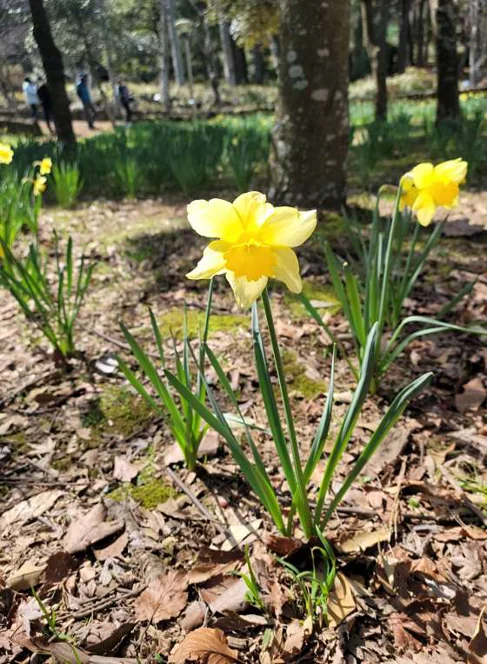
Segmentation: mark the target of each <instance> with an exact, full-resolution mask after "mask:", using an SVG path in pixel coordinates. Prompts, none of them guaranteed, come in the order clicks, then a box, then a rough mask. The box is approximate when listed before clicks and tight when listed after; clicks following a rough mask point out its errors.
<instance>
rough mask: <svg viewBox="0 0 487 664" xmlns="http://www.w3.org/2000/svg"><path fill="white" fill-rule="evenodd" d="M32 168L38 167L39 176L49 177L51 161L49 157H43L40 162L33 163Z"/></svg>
mask: <svg viewBox="0 0 487 664" xmlns="http://www.w3.org/2000/svg"><path fill="white" fill-rule="evenodd" d="M34 166H39V173H40V174H41V175H49V173H50V172H51V169H52V159H51V157H44V159H42V160H41V161H35V162H34Z"/></svg>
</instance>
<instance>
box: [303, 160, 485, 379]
mask: <svg viewBox="0 0 487 664" xmlns="http://www.w3.org/2000/svg"><path fill="white" fill-rule="evenodd" d="M466 170H467V165H466V163H465V162H463V161H462V160H458V159H456V160H452V161H449V162H444V163H443V164H439V165H438V166H433V165H432V164H420V165H419V166H417V167H415V168H413V169H412V170H411V171H409V172H408V173H407V174H406V175H405V176H403V177H402V178H401V181H400V184H399V187H398V188H397V189H396V199H395V205H394V210H393V213H392V219H391V220H390V221H386V222H385V224H384V223H383V221H382V220H381V217H380V214H379V203H380V200H381V196H383V195H384V194H385V193H387V189H386V188H385V187H381V189H380V190H379V195H378V197H377V203H376V207H375V211H374V215H373V220H372V227H371V231H370V235H365V234H364V233H363V231H362V229H361V228H359V227H358V226H357V225H356V224H354V222H353V220H350V221H349V223H350V230H351V237H352V241H353V245H354V248H355V250H356V252H357V254H358V258H359V260H358V261H357V262H356V264H355V265H356V268H355V269H352V268H351V267H350V266H349V265H348V264H347V263H346V262H345V263H344V262H343V261H342V260H341V259H340V258H339V257H338V256H337V254H336V253H335V252H334V251H333V250H332V248H331V247H330V246H329V244H328V243H325V258H326V264H327V267H328V271H329V275H330V279H331V282H332V285H333V288H334V291H335V293H336V294H337V297H338V299H339V300H340V303H341V305H342V308H343V312H344V314H345V317H346V318H347V320H348V323H349V326H350V330H351V333H352V337H353V341H354V346H355V352H356V358H357V362H356V365H354V366H353V371H354V374H355V375H356V374H357V365H358V366H360V365H361V364H362V363H363V357H364V349H365V343H366V339H367V335H368V333H369V331H370V330H371V328H372V327H373V326H374V325H375V324H377V325H378V329H379V333H380V336H381V338H383V343H382V344H381V345H380V347H379V349H378V352H377V355H376V362H375V367H374V378H373V381H372V384H371V385H372V390H373V391H374V390H375V389H377V387H378V385H379V383H380V380H381V377H382V376H383V374H384V373H385V372H386V371H387V370H388V369H389V367H390V366H391V364H392V363H393V362H394V361H395V360H396V359H397V357H398V356H399V354H400V353H401V352H402V351H403V350H404V349H405V348H406V346H407V345H408V344H409V343H410V342H411V341H413V340H414V339H415V338H417V337H420V336H427V335H431V334H438V333H440V332H442V331H444V330H456V331H458V332H470V333H475V334H486V333H487V331H486V330H485V328H482V327H480V326H472V327H461V326H457V325H454V324H452V323H449V322H446V321H443V320H442V317H444V316H445V315H446V314H447V313H448V312H449V311H451V310H452V309H453V307H454V306H455V305H456V303H457V302H458V301H459V299H460V298H461V297H463V296H464V295H467V294H468V293H469V292H470V291H471V290H472V288H473V286H474V285H475V282H473V281H472V282H469V283H468V284H466V285H465V287H464V288H462V289H461V291H460V292H459V294H457V296H456V297H455V298H454V299H453V300H452V301H451V302H450V303H448V304H447V305H445V306H444V307H443V308H442V310H441V311H440V312H439V313H438V316H437V317H435V318H431V317H418V316H410V317H408V318H405V319H403V309H404V303H405V300H406V298H408V297H409V296H410V294H411V292H412V290H413V288H414V286H415V284H416V282H417V280H418V278H419V276H420V274H421V272H422V270H423V268H424V265H425V263H426V261H427V260H428V257H429V255H430V254H431V251H432V250H433V249H434V247H435V246H436V245H437V244H438V242H439V241H440V237H441V231H442V228H443V223H444V222H443V223H440V224H437V225H436V226H435V228H434V229H433V231H432V232H430V231H423V228H424V226H427V225H428V224H429V223H430V222H431V219H432V215H433V213H434V211H435V210H436V207H437V206H438V205H441V206H443V207H452V206H453V205H454V204H456V202H457V199H458V192H459V187H460V184H461V183H462V182H463V180H464V179H465V176H466ZM433 208H434V209H433ZM422 233H427V237H426V239H425V241H424V244H423V246H422V247H421V249H419V250H418V246H419V240H420V238H421V234H422ZM301 299H302V301H303V303H304V305H305V306H306V308H307V309H308V311H309V313H310V314H311V315H312V316H313V318H314V319H315V320H316V321H317V322H318V323H319V324H320V325H322V327H323V328H324V329H325V330H326V331H327V333H328V334H329V335H330V336H331V338H332V340H333V332H332V331H331V330H330V328H329V326H327V325H325V323H324V322H323V320H322V318H321V315H320V313H319V312H318V311H317V310H316V308H315V307H314V306H313V304H312V303H311V302H310V301H309V299H308V298H307V297H306V296H305V295H304V294H303V295H301ZM414 324H415V325H419V326H420V329H419V330H414V331H412V332H410V333H409V334H407V326H408V325H414ZM348 355H349V353H347V351H346V350H344V357H345V358H346V359H347V361H348V362H350V358H349V357H348Z"/></svg>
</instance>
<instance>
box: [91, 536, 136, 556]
mask: <svg viewBox="0 0 487 664" xmlns="http://www.w3.org/2000/svg"><path fill="white" fill-rule="evenodd" d="M128 542H129V536H128V534H127V532H126V531H124V532H123V533H122V534H121V535H120V536H119V537H117V539H116V540H115V541H114V542H112V543H111V544H109V545H108V546H105V547H103V548H98V547H93V553H94V554H95V558H96V559H97V560H102V561H103V560H106V559H107V558H118V557H119V556H120V555H121V554H122V551H123V550H124V549H125V547H126V546H127V544H128Z"/></svg>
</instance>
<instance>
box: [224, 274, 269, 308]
mask: <svg viewBox="0 0 487 664" xmlns="http://www.w3.org/2000/svg"><path fill="white" fill-rule="evenodd" d="M226 276H227V280H228V283H229V284H230V286H231V287H232V290H233V293H234V295H235V299H236V300H237V304H238V305H239V306H241V307H245V308H248V307H250V306H251V305H252V304H253V302H255V300H256V299H257V298H258V297H260V295H261V294H262V291H263V290H264V288H265V287H266V286H267V281H268V279H267V277H261V278H260V279H257V280H256V281H248V279H247V278H246V277H236V276H235V275H234V273H233V272H227V275H226Z"/></svg>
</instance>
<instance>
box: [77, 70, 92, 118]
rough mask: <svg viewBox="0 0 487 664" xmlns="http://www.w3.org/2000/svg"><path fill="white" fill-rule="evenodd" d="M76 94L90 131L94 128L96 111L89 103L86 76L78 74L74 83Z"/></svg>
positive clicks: (90, 102)
mask: <svg viewBox="0 0 487 664" xmlns="http://www.w3.org/2000/svg"><path fill="white" fill-rule="evenodd" d="M76 93H77V95H78V97H79V98H80V99H81V103H82V104H83V109H84V112H85V118H86V122H87V123H88V127H89V128H90V129H94V128H95V117H96V110H95V107H94V106H93V102H92V101H91V95H90V91H89V88H88V74H80V75H79V76H78V80H77V82H76Z"/></svg>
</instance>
